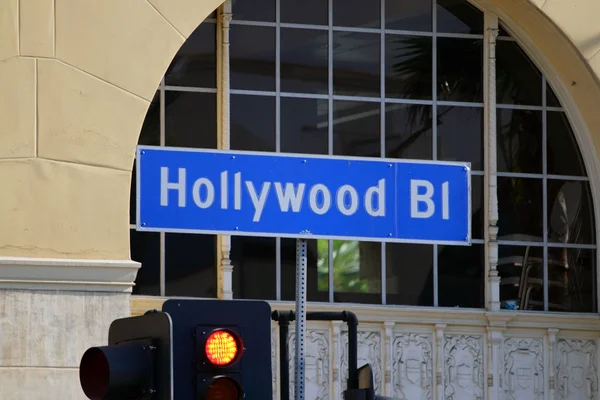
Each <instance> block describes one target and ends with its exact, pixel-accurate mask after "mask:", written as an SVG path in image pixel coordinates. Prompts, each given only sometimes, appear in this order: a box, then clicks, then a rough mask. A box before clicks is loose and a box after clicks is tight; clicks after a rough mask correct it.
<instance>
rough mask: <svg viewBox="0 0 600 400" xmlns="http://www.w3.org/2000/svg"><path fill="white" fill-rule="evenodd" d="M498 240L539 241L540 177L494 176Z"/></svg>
mask: <svg viewBox="0 0 600 400" xmlns="http://www.w3.org/2000/svg"><path fill="white" fill-rule="evenodd" d="M498 210H499V219H498V227H499V232H498V240H510V241H522V242H523V241H524V242H541V241H543V237H542V233H543V214H544V213H543V203H542V180H541V179H523V178H503V177H499V178H498Z"/></svg>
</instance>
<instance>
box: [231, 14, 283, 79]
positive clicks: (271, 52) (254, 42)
mask: <svg viewBox="0 0 600 400" xmlns="http://www.w3.org/2000/svg"><path fill="white" fill-rule="evenodd" d="M229 40H230V43H231V45H230V49H231V51H230V58H231V59H230V67H231V88H232V89H246V90H266V91H274V90H275V28H270V27H260V26H245V25H232V26H231V31H230V39H229ZM249 44H251V45H249Z"/></svg>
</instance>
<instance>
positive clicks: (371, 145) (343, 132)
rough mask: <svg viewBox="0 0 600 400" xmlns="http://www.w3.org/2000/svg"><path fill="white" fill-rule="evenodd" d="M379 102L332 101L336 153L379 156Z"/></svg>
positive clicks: (334, 148) (334, 150)
mask: <svg viewBox="0 0 600 400" xmlns="http://www.w3.org/2000/svg"><path fill="white" fill-rule="evenodd" d="M380 109H381V105H380V104H379V103H367V102H355V101H335V102H334V103H333V153H334V154H335V155H342V156H361V157H379V155H380V154H381V139H380V138H381V134H380V132H381V131H380V126H381V123H380Z"/></svg>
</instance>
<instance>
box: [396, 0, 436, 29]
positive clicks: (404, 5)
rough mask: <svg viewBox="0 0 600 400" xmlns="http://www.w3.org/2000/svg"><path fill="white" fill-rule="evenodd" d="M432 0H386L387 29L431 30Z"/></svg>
mask: <svg viewBox="0 0 600 400" xmlns="http://www.w3.org/2000/svg"><path fill="white" fill-rule="evenodd" d="M431 10H432V7H431V0H418V1H402V0H386V1H385V29H388V30H390V29H392V30H402V31H420V32H431V30H432V28H431V24H432V15H431V14H432V12H431Z"/></svg>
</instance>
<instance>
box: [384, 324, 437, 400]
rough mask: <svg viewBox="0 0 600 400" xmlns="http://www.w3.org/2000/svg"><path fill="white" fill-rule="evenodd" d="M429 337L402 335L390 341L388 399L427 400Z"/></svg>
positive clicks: (430, 364) (429, 395) (430, 374)
mask: <svg viewBox="0 0 600 400" xmlns="http://www.w3.org/2000/svg"><path fill="white" fill-rule="evenodd" d="M432 344H433V337H432V335H428V334H412V333H402V334H396V335H394V340H393V342H392V397H398V398H403V399H415V400H431V399H432V390H433V349H432Z"/></svg>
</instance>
